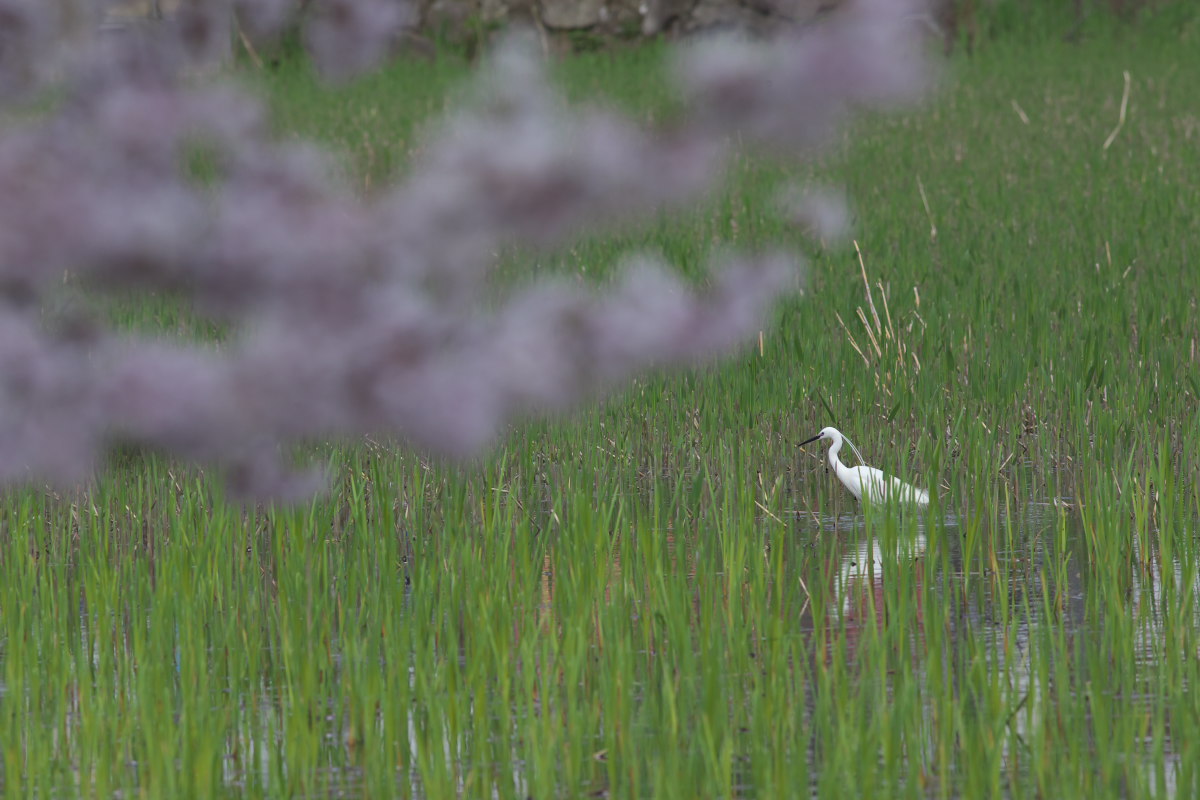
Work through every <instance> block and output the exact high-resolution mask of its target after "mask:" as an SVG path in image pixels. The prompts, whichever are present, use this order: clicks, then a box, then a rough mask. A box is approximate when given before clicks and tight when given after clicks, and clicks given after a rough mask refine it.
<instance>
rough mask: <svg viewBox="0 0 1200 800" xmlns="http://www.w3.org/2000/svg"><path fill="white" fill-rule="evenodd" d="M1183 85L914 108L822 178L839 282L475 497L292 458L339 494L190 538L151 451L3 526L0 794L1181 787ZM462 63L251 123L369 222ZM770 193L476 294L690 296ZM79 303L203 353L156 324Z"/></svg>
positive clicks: (356, 465) (7, 515)
mask: <svg viewBox="0 0 1200 800" xmlns="http://www.w3.org/2000/svg"><path fill="white" fill-rule="evenodd" d="M1188 55H1189V52H1187V45H1186V44H1185V43H1183V44H1177V43H1172V42H1170V41H1163V40H1155V41H1126V42H1125V43H1124V44H1123V48H1122V49H1121V51H1120V58H1119V59H1117V58H1115V57H1114V55H1113V51H1112V50H1111V49H1110V48H1109V47H1107V46H1101V45H1100V44H1085V45H1081V46H1078V47H1066V46H1061V45H1058V44H1048V45H1044V46H1039V47H1037V48H1029V49H1024V50H1020V49H1009V48H1005V49H999V48H996V49H993V50H990V51H987V52H985V53H983V54H982V55H981V56H980V57H978V58H977V59H975V60H973V61H969V62H967V61H963V62H956V63H954V64H953V65H952V70H953V72H954V73H955V74H954V76H953V77H954V80H953V82H952V83H950V84H948V86H947V88H946V90H945V91H944V92H943V94H942V95H941V96H940V97H939V98H938V99H937V100H936V102H934V103H933V104H932V105H931V106H930V107H929V108H927V109H925V110H922V111H920V112H917V113H913V114H911V115H909V116H906V117H902V118H899V119H890V120H871V121H869V122H867V123H865V124H864V125H862V126H861V127H860V129H859V130H858V131H857V132H856V136H855V138H854V139H853V141H852V143H850V142H848V143H847V145H846V147H845V152H844V154H843V157H842V158H840V159H837V160H836V161H835V162H834V163H831V164H829V165H825V166H823V167H822V169H821V175H822V176H823V177H824V178H826V179H830V180H839V181H842V182H844V183H846V184H848V188H849V190H850V195H851V197H853V198H855V200H856V202H857V204H858V215H859V224H858V231H859V233H858V239H857V252H856V250H855V248H854V247H850V248H843V249H835V250H830V251H824V252H820V253H818V254H817V255H815V256H814V260H813V261H812V263H811V264H810V265H809V269H808V275H807V281H806V284H805V288H804V290H803V293H802V294H801V295H799V296H797V297H795V298H793V299H792V300H790V301H788V302H786V303H785V304H784V305H783V306H782V307H781V308H780V309H779V311H778V319H777V324H776V325H774V326H773V327H771V328H768V329H767V330H766V331H765V332H764V336H763V339H762V342H761V348H760V347H758V346H755V347H752V348H749V349H748V350H747V351H746V352H745V353H743V354H741V355H740V356H738V357H735V358H733V359H731V360H730V361H728V362H726V363H723V364H720V365H717V366H714V367H712V368H709V369H705V370H700V371H696V372H691V373H682V374H671V375H665V376H657V377H652V378H649V379H646V380H643V381H639V382H637V383H635V384H634V385H632V386H631V387H629V388H628V389H627V390H626V391H624V392H622V393H621V394H620V395H618V396H616V397H613V398H610V399H609V400H607V401H605V402H604V403H603V404H601V405H599V406H598V407H596V408H593V409H590V410H586V411H584V412H581V413H579V414H577V415H576V416H574V417H572V418H570V419H565V420H557V421H551V422H536V423H530V424H529V425H527V426H524V427H523V428H521V429H520V430H515V431H514V432H513V433H512V435H511V437H509V439H508V440H507V441H506V442H504V443H503V444H502V446H500V447H499V448H497V450H496V451H495V452H494V453H493V454H491V455H490V456H488V457H487V458H485V459H481V460H480V461H478V462H477V463H474V464H470V465H466V466H464V465H448V464H442V463H437V462H431V461H429V460H427V459H423V458H422V457H421V456H420V455H419V454H414V453H412V452H411V451H409V450H407V449H406V448H404V447H403V446H401V445H395V444H390V443H377V442H366V443H362V444H353V445H333V446H329V447H314V448H312V449H311V451H310V453H309V455H310V456H311V457H315V458H321V459H327V460H328V462H329V463H330V465H331V466H332V469H333V471H334V474H335V475H336V482H335V485H334V486H333V487H332V491H331V492H330V494H329V496H327V497H323V498H319V499H317V500H315V501H313V502H312V503H311V504H310V505H309V506H307V507H302V508H295V509H243V508H241V507H238V506H235V505H231V504H228V503H226V502H225V501H224V499H223V498H222V496H221V492H220V489H219V488H218V487H219V481H217V480H214V479H213V478H211V477H210V476H208V475H205V474H203V473H202V472H199V471H197V470H195V469H193V468H186V467H179V466H177V465H173V464H171V463H168V462H166V461H163V460H161V459H158V458H156V457H153V456H147V457H145V458H122V459H117V460H115V461H114V463H113V464H112V465H111V467H110V469H109V470H108V471H106V472H105V473H104V474H103V475H101V476H99V477H98V478H97V479H96V481H95V482H94V484H93V485H91V486H88V487H84V488H81V489H78V490H75V491H71V492H60V493H56V492H53V491H50V490H42V489H27V490H22V491H13V492H10V493H8V494H7V495H6V496H5V498H4V500H3V502H2V503H0V743H2V744H0V747H2V750H3V762H2V764H0V790H2V791H3V792H4V794H5V795H6V796H10V797H29V796H47V795H58V796H63V795H66V796H75V795H87V796H94V797H112V796H118V795H121V796H125V795H129V794H142V795H145V796H162V797H185V796H221V795H228V796H232V795H237V796H250V797H257V796H262V797H267V796H270V797H277V796H288V797H299V796H328V795H331V794H341V795H351V796H356V795H357V796H364V797H384V796H414V797H447V796H454V795H461V796H467V797H483V796H488V797H539V798H544V797H583V796H595V797H603V796H612V797H641V796H654V797H734V796H757V797H780V796H802V795H805V794H812V795H817V796H821V797H850V796H884V797H959V796H969V797H982V796H1017V797H1025V796H1030V797H1037V796H1042V797H1092V796H1136V797H1146V796H1151V795H1154V796H1180V797H1187V796H1192V795H1195V794H1197V793H1200V767H1198V766H1197V765H1200V744H1198V743H1200V703H1197V702H1196V699H1195V686H1196V683H1197V679H1198V678H1200V675H1198V672H1200V661H1198V658H1200V639H1198V637H1200V619H1198V617H1197V597H1196V592H1197V588H1198V581H1197V570H1198V568H1200V553H1198V546H1197V539H1196V521H1197V518H1198V517H1200V499H1198V497H1200V495H1198V493H1197V491H1196V489H1197V481H1198V477H1200V471H1198V470H1200V464H1198V459H1197V454H1198V453H1200V401H1198V397H1200V377H1198V376H1200V370H1198V369H1197V359H1198V358H1200V353H1197V342H1196V339H1197V337H1198V336H1200V333H1198V332H1200V313H1198V311H1197V295H1198V288H1197V281H1196V277H1195V275H1196V272H1195V264H1194V262H1195V260H1196V258H1197V255H1198V253H1200V235H1198V233H1197V228H1196V216H1195V210H1196V208H1198V207H1200V202H1198V201H1200V147H1198V146H1197V145H1198V143H1200V116H1197V114H1198V111H1197V109H1200V94H1198V93H1197V92H1198V90H1197V87H1200V63H1197V62H1196V61H1195V59H1194V58H1189V57H1188ZM660 60H661V53H660V52H658V51H656V50H653V49H648V50H644V51H634V52H629V53H622V54H620V55H619V56H607V55H596V56H591V57H588V58H582V59H579V60H576V61H572V62H570V63H569V64H568V65H566V66H567V68H566V71H565V77H564V81H565V83H566V84H567V85H568V86H569V87H570V89H571V91H572V94H573V96H577V97H583V96H589V95H594V94H596V93H599V92H604V93H606V94H608V95H611V96H614V97H615V98H616V100H617V101H618V102H623V103H627V104H629V105H630V107H633V108H638V109H644V111H645V113H648V114H654V113H663V112H662V111H661V109H662V106H661V98H662V92H661V84H659V83H657V82H656V80H655V79H653V78H652V77H649V76H651V75H652V74H653V71H654V70H655V69H657V67H658V64H659V62H660ZM1122 70H1128V71H1129V72H1130V75H1131V93H1130V101H1129V108H1128V117H1127V119H1126V122H1125V124H1124V126H1123V128H1122V130H1121V131H1120V132H1119V133H1118V134H1117V136H1116V137H1115V138H1113V140H1112V143H1111V144H1110V145H1109V146H1108V147H1107V148H1105V147H1104V143H1105V141H1106V139H1107V138H1108V137H1109V135H1110V133H1111V132H1112V130H1113V128H1114V127H1115V126H1116V123H1117V119H1118V113H1119V106H1120V103H1121V97H1122V92H1123V78H1122ZM464 71H465V68H464V67H462V66H461V65H458V64H455V63H453V62H440V63H437V64H433V65H425V64H402V65H398V66H396V67H393V68H392V69H390V70H389V71H387V72H386V73H384V74H382V75H380V76H378V77H375V78H371V79H368V80H366V81H363V82H361V83H359V84H357V85H356V86H354V87H352V88H351V89H350V90H348V91H344V92H341V93H338V94H330V93H328V92H326V91H324V90H321V89H319V88H318V87H317V86H316V85H315V84H314V83H312V82H311V80H310V78H309V77H308V76H307V75H306V74H305V73H304V72H303V71H302V70H292V69H285V70H284V71H282V72H280V73H279V74H275V75H272V76H268V77H266V78H262V79H260V80H261V81H262V83H263V85H264V88H265V90H266V91H268V92H270V95H271V97H272V99H273V103H274V105H275V108H276V111H277V112H278V115H279V117H278V118H279V120H280V122H279V124H280V127H281V132H284V134H285V135H286V133H287V132H291V131H295V132H297V133H300V134H303V135H306V136H316V137H318V138H321V139H323V140H325V141H327V142H329V143H331V144H333V145H334V146H336V147H339V148H340V149H341V151H342V152H343V153H344V155H345V159H346V161H345V163H346V165H347V170H348V174H350V175H353V176H354V178H355V180H359V181H361V182H362V184H363V187H364V190H366V191H371V190H372V187H376V186H379V185H380V184H381V183H383V182H384V181H385V180H387V179H389V178H391V177H393V176H395V175H397V174H399V173H401V172H402V171H403V169H404V164H405V162H406V160H407V159H408V158H409V157H410V155H411V152H412V151H413V149H414V148H416V147H419V137H418V136H417V135H416V131H417V130H418V123H419V121H420V120H421V119H423V118H426V117H427V116H428V115H429V114H431V113H436V112H437V111H439V110H440V109H441V108H442V107H443V105H444V102H445V98H446V97H447V95H448V94H453V92H454V91H456V89H455V87H456V86H457V85H458V81H459V80H460V79H461V77H462V76H463V74H464ZM786 176H787V175H786V171H785V170H783V169H782V168H780V167H778V166H777V165H771V164H766V163H761V162H747V163H745V164H742V165H740V167H739V170H738V171H737V174H735V175H734V176H733V181H732V185H731V188H730V191H729V192H728V193H727V194H726V195H724V196H722V197H720V198H717V199H716V200H714V201H713V202H712V203H710V204H709V205H707V206H706V207H704V208H703V209H701V210H699V211H698V212H697V213H696V214H694V215H692V216H690V217H688V218H687V219H685V220H683V221H676V222H666V221H663V222H656V223H654V224H652V225H651V226H649V227H648V228H647V229H646V230H643V231H640V232H636V233H633V234H623V235H621V236H617V237H609V238H596V239H592V240H588V241H586V242H584V243H582V244H580V245H579V246H578V247H576V248H574V249H573V250H570V251H568V252H565V253H562V254H559V256H557V257H556V258H553V259H546V260H544V262H545V263H541V264H538V265H536V266H534V267H520V266H515V267H513V268H514V269H517V270H519V271H520V275H527V274H529V271H530V270H532V271H534V272H537V271H540V270H567V271H579V272H581V273H583V272H585V274H586V276H587V277H588V278H591V279H595V280H601V281H602V280H604V278H605V276H606V275H607V274H609V272H610V270H611V268H612V266H613V265H614V264H615V263H617V261H618V260H619V258H620V256H621V254H622V253H623V252H625V251H626V250H627V249H628V248H653V249H656V250H659V251H661V252H663V253H665V254H666V255H667V256H669V257H671V258H673V259H675V260H677V261H678V262H680V263H681V264H682V266H683V267H684V268H685V269H688V270H693V271H694V270H695V268H696V265H697V263H698V262H699V260H700V258H701V257H702V255H703V253H704V252H706V251H707V250H708V249H709V248H710V247H711V246H712V245H713V244H714V243H716V244H725V243H732V244H735V245H738V246H750V247H753V246H756V245H758V244H760V243H762V244H765V243H766V242H767V241H768V240H769V239H771V238H777V237H778V238H784V239H791V240H794V241H796V242H800V241H801V240H800V239H799V238H798V236H797V234H795V233H794V232H792V231H789V230H788V229H787V228H786V226H785V225H784V224H783V223H782V222H780V221H778V220H777V219H775V218H774V217H773V216H772V213H771V211H770V208H771V206H770V198H771V197H772V196H773V192H774V190H775V187H776V186H777V185H778V183H779V181H780V180H781V178H783V177H786ZM860 259H861V260H860ZM518 260H519V259H517V258H515V257H514V262H517V261H518ZM868 287H869V290H870V291H871V292H872V297H871V299H870V300H868V297H867V291H868ZM884 297H886V308H885V307H884V305H883V300H882V298H884ZM872 302H873V303H874V304H875V314H878V315H879V317H880V321H879V322H876V319H875V314H873V313H872V311H871V303H872ZM859 308H861V309H862V316H861V318H860V317H859V315H858V312H857V309H859ZM119 313H120V315H121V317H122V319H123V320H124V322H125V323H127V324H129V325H131V326H146V327H151V328H154V329H168V330H170V331H172V332H173V333H181V334H183V335H217V332H215V331H212V330H210V329H208V328H206V327H205V326H204V324H203V323H196V322H194V321H191V320H190V319H189V317H188V315H187V314H186V313H184V314H180V313H179V310H178V308H177V307H175V306H174V305H173V304H171V303H170V302H163V303H158V302H154V303H147V304H145V305H122V306H121V307H120V311H119ZM839 316H840V318H841V320H843V323H842V324H839V321H838V317H839ZM848 334H849V335H848ZM872 338H874V343H873V344H869V343H868V341H869V340H870V339H872ZM852 339H853V341H852ZM827 424H835V425H838V426H839V427H841V428H842V429H843V430H844V431H846V432H847V433H848V434H849V435H850V436H851V437H852V438H853V439H854V440H855V442H856V443H857V444H858V445H859V446H860V448H861V449H862V450H863V452H864V453H866V454H867V455H868V457H869V458H871V459H873V463H874V465H875V466H880V467H883V468H885V469H887V470H889V471H893V472H895V473H897V474H900V475H902V476H904V477H905V478H906V479H908V480H910V481H911V482H913V483H916V484H919V485H923V486H927V487H929V488H930V490H931V494H933V495H936V498H935V499H934V501H933V505H932V506H931V508H930V510H929V511H928V512H927V513H926V514H924V515H920V516H918V515H916V514H912V513H907V512H899V511H897V510H895V509H875V510H874V511H873V512H871V513H868V514H866V515H863V514H862V513H861V512H860V509H859V508H858V507H857V505H856V504H855V503H854V501H853V498H852V497H850V496H849V495H848V493H846V492H845V491H844V490H843V489H842V488H841V487H840V486H839V485H838V484H837V482H836V480H835V479H834V477H833V476H832V475H831V474H827V472H826V471H825V469H824V467H823V462H822V461H821V460H820V456H821V453H819V452H817V451H798V450H797V448H796V446H795V445H796V443H798V442H800V441H803V440H804V439H806V438H808V437H809V436H811V435H812V434H813V433H815V432H816V431H817V430H819V429H820V428H821V427H823V426H824V425H827Z"/></svg>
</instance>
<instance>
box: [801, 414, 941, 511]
mask: <svg viewBox="0 0 1200 800" xmlns="http://www.w3.org/2000/svg"><path fill="white" fill-rule="evenodd" d="M824 439H828V440H829V441H830V442H832V444H830V445H829V466H830V468H832V469H833V472H834V474H835V475H837V477H838V480H839V481H841V482H842V485H843V486H845V487H846V488H847V489H849V490H850V494H852V495H854V497H855V499H857V500H858V501H859V502H860V503H861V502H863V498H864V497H865V498H866V501H867V502H869V503H886V502H887V501H889V500H893V501H896V502H900V503H915V504H916V505H919V506H927V505H929V493H928V492H926V491H925V490H924V489H918V488H917V487H915V486H909V485H908V484H907V483H905V482H904V481H902V480H900V479H899V478H895V477H889V476H887V475H884V474H883V472H882V471H881V470H878V469H875V468H874V467H866V466H858V467H847V466H846V465H845V464H843V463H842V460H841V459H840V458H838V452H840V451H841V449H842V441H843V440H845V441H847V442H848V441H849V440H848V439H845V437H844V436H842V432H841V431H839V430H838V429H837V428H822V429H821V432H820V433H818V434H817V435H816V436H814V437H812V438H811V439H809V440H808V441H806V442H801V446H803V445H806V444H808V443H809V442H815V441H818V440H824ZM850 449H851V450H854V453H855V455H858V460H859V461H862V456H861V455H860V454H859V453H858V449H857V448H856V447H855V446H854V444H853V443H852V442H851V443H850Z"/></svg>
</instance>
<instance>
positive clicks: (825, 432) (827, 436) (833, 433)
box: [800, 427, 842, 447]
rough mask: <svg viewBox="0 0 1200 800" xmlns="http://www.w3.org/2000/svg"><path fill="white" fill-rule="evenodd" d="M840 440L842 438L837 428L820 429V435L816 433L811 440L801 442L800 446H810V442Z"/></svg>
mask: <svg viewBox="0 0 1200 800" xmlns="http://www.w3.org/2000/svg"><path fill="white" fill-rule="evenodd" d="M840 438H842V434H841V433H840V432H839V431H838V429H837V428H833V427H830V428H821V432H820V433H818V434H817V435H816V436H814V437H812V438H811V439H805V440H804V441H803V442H801V443H800V446H801V447H804V445H806V444H811V443H812V442H816V441H819V440H829V441H833V440H834V439H840Z"/></svg>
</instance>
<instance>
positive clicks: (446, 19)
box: [420, 0, 838, 36]
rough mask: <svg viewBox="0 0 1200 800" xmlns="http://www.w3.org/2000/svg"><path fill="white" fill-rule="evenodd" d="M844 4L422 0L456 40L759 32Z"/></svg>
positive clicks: (438, 28)
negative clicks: (538, 30) (531, 32)
mask: <svg viewBox="0 0 1200 800" xmlns="http://www.w3.org/2000/svg"><path fill="white" fill-rule="evenodd" d="M837 1H838V0H422V2H421V6H420V7H421V20H422V27H423V28H424V30H425V31H426V32H428V33H445V34H449V35H451V36H453V35H454V34H455V33H457V32H459V31H463V30H466V29H468V28H469V27H470V26H472V25H475V26H483V27H489V26H503V25H504V24H506V23H509V22H514V21H519V22H532V23H533V24H535V25H538V26H540V27H542V28H544V29H545V30H547V31H550V32H556V31H582V30H587V31H592V32H594V33H595V34H597V35H600V36H612V35H617V36H638V35H640V36H653V35H655V34H659V33H692V32H696V31H702V30H709V29H719V28H736V29H741V30H747V31H750V32H755V33H762V32H765V31H767V30H769V29H771V28H773V27H776V26H778V25H780V24H787V23H795V22H803V21H804V20H807V19H809V18H811V17H812V16H814V15H815V14H816V13H818V12H819V11H820V10H821V9H822V8H824V7H826V6H833V5H836V4H837Z"/></svg>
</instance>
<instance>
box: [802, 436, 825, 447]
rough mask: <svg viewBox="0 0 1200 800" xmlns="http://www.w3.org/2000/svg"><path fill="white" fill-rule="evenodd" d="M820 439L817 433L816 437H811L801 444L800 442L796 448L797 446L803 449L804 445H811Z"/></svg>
mask: <svg viewBox="0 0 1200 800" xmlns="http://www.w3.org/2000/svg"><path fill="white" fill-rule="evenodd" d="M820 438H821V434H819V433H818V434H817V435H816V436H814V437H812V438H811V439H805V440H804V441H803V442H801V443H800V444H799V445H797V446H798V447H804V445H806V444H810V443H812V442H815V441H816V440H817V439H820Z"/></svg>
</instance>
